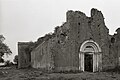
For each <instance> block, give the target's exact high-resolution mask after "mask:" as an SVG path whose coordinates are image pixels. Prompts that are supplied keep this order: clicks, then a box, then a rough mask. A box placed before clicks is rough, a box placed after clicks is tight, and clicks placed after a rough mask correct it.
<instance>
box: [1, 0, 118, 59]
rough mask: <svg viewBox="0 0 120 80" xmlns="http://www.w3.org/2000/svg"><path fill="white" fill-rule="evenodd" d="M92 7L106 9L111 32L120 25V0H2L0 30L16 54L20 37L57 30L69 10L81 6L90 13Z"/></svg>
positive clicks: (26, 37) (106, 18)
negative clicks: (55, 28)
mask: <svg viewBox="0 0 120 80" xmlns="http://www.w3.org/2000/svg"><path fill="white" fill-rule="evenodd" d="M91 8H97V9H98V10H100V11H102V13H103V15H104V17H105V23H106V26H107V27H108V28H109V32H110V34H114V32H115V30H116V29H117V28H118V27H119V26H120V1H119V0H0V34H3V35H4V37H5V38H6V40H5V43H6V44H7V45H8V46H9V47H10V49H11V50H12V52H13V55H12V56H11V57H10V58H11V59H13V57H14V55H16V54H17V53H18V52H17V51H18V50H17V43H18V42H20V41H36V40H37V38H39V37H41V36H43V35H45V34H46V33H49V32H53V30H54V27H56V26H60V25H61V24H62V23H63V22H65V20H66V12H67V11H68V10H74V11H75V10H79V11H82V12H84V13H85V14H86V15H87V16H90V10H91Z"/></svg>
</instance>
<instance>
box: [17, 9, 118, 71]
mask: <svg viewBox="0 0 120 80" xmlns="http://www.w3.org/2000/svg"><path fill="white" fill-rule="evenodd" d="M116 31H117V34H115V35H109V29H108V28H107V27H106V25H105V22H104V16H103V14H102V13H101V11H99V10H97V9H94V8H93V9H91V16H90V17H88V16H86V15H85V14H84V13H83V12H81V11H72V10H70V11H68V12H67V13H66V22H65V23H64V24H62V25H61V26H57V27H56V28H55V30H54V33H51V34H47V35H45V36H44V37H40V38H39V39H38V40H37V41H36V42H18V60H19V61H18V67H19V68H26V67H28V66H31V67H33V68H40V69H45V70H48V71H54V72H60V71H71V70H72V71H90V72H97V71H103V70H107V69H112V68H115V67H117V66H119V52H120V49H119V48H120V47H119V44H120V42H119V40H120V38H119V36H120V30H119V29H117V30H116Z"/></svg>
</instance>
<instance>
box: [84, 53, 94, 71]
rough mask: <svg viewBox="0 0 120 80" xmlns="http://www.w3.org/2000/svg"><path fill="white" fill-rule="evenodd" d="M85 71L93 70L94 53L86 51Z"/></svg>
mask: <svg viewBox="0 0 120 80" xmlns="http://www.w3.org/2000/svg"><path fill="white" fill-rule="evenodd" d="M84 68H85V71H88V72H93V54H89V53H86V54H85V57H84Z"/></svg>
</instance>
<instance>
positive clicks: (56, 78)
mask: <svg viewBox="0 0 120 80" xmlns="http://www.w3.org/2000/svg"><path fill="white" fill-rule="evenodd" d="M0 80H120V73H118V72H113V71H109V72H97V73H90V72H81V73H43V72H41V71H40V70H37V69H15V68H7V69H0Z"/></svg>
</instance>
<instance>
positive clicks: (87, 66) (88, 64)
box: [79, 40, 102, 72]
mask: <svg viewBox="0 0 120 80" xmlns="http://www.w3.org/2000/svg"><path fill="white" fill-rule="evenodd" d="M101 64H102V54H101V48H100V47H99V45H98V44H97V43H96V42H95V41H93V40H87V41H85V42H83V44H82V45H81V47H80V53H79V70H81V71H89V72H96V71H100V70H101V68H102V65H101Z"/></svg>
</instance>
